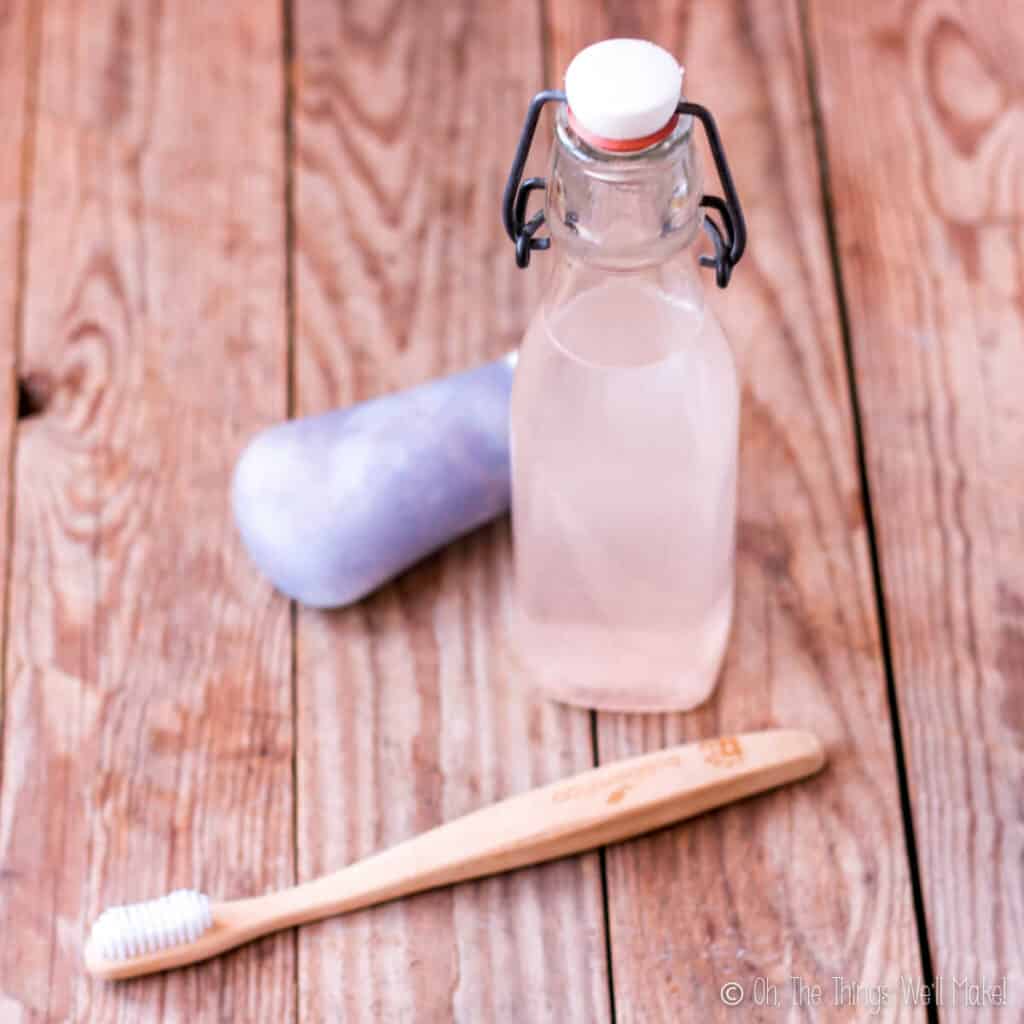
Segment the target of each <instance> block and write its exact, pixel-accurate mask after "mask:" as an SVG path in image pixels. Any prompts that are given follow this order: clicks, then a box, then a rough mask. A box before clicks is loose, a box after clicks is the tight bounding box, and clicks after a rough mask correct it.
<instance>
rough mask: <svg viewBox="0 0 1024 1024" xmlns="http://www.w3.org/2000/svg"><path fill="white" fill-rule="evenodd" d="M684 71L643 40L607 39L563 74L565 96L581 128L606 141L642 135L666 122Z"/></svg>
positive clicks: (576, 59)
mask: <svg viewBox="0 0 1024 1024" xmlns="http://www.w3.org/2000/svg"><path fill="white" fill-rule="evenodd" d="M682 85H683V69H682V68H681V67H680V66H679V63H678V62H677V61H676V59H675V57H673V56H672V54H670V53H669V52H668V51H667V50H663V49H662V48H661V47H660V46H655V44H654V43H649V42H647V41H646V40H644V39H606V40H604V42H601V43H594V45H593V46H588V47H587V48H586V49H585V50H581V51H580V52H579V53H578V54H576V56H575V57H574V58H573V59H572V63H570V65H569V67H568V70H567V71H566V72H565V95H566V99H567V100H568V103H569V109H570V110H571V111H572V115H573V117H574V118H575V119H576V123H577V124H578V125H579V126H580V128H581V129H582V130H583V131H584V132H586V133H587V134H589V135H593V136H597V137H599V138H604V139H614V140H622V139H640V138H644V137H645V136H648V135H653V134H654V133H655V132H657V131H660V130H661V129H662V128H664V127H665V125H666V124H668V122H669V120H670V119H671V117H672V114H673V113H674V112H675V109H676V105H677V104H678V103H679V95H680V92H681V90H682Z"/></svg>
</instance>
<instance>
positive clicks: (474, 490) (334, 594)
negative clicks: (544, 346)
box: [231, 354, 515, 608]
mask: <svg viewBox="0 0 1024 1024" xmlns="http://www.w3.org/2000/svg"><path fill="white" fill-rule="evenodd" d="M514 366H515V355H514V354H512V355H510V356H507V357H506V358H504V359H499V360H498V361H497V362H494V363H488V364H487V365H485V366H481V367H477V368H476V369H473V370H467V371H465V372H464V373H457V374H454V375H453V376H450V377H444V378H441V379H440V380H435V381H431V382H429V383H427V384H423V385H421V386H419V387H416V388H411V389H410V390H408V391H402V392H399V393H397V394H392V395H385V396H384V397H381V398H376V399H373V400H371V401H368V402H363V403H362V404H360V405H355V406H352V407H351V408H348V409H338V410H336V411H334V412H328V413H324V414H323V415H320V416H311V417H308V418H306V419H300V420H290V421H289V422H287V423H282V424H280V425H279V426H276V427H271V428H270V429H268V430H265V431H263V432H262V433H260V434H258V435H257V436H256V437H255V438H253V440H252V441H251V442H250V444H249V446H248V447H247V448H246V449H245V451H244V452H243V453H242V456H241V458H240V459H239V461H238V465H237V467H236V468H235V475H234V481H233V485H232V495H231V498H232V506H233V508H234V514H235V521H236V522H237V524H238V529H239V531H240V532H241V534H242V539H243V541H244V542H245V546H246V548H247V549H248V551H249V554H250V556H251V557H252V559H253V561H254V562H255V563H256V564H257V565H258V566H259V567H260V569H261V570H262V571H263V572H264V573H266V575H267V576H268V577H269V578H270V580H271V581H272V582H273V584H274V585H275V586H276V587H278V588H279V589H280V590H282V591H284V593H286V594H287V595H288V596H289V597H293V598H295V599H296V600H298V601H301V602H302V603H303V604H308V605H313V606H314V607H318V608H333V607H337V606H339V605H345V604H349V603H350V602H352V601H356V600H358V599H359V598H361V597H363V596H365V595H366V594H368V593H369V592H370V591H372V590H374V589H376V588H377V587H379V586H380V585H381V584H382V583H384V582H385V581H387V580H389V579H390V578H391V577H393V576H395V575H396V574H397V573H400V572H401V571H402V570H403V569H405V568H407V567H408V566H410V565H412V564H413V563H414V562H417V561H419V559H421V558H423V557H424V556H425V555H427V554H429V553H430V552H431V551H435V550H436V549H437V548H439V547H441V546H442V545H444V544H447V543H448V542H449V541H451V540H453V539H454V538H456V537H458V536H460V535H461V534H463V533H466V532H467V531H469V530H472V529H474V528H475V527H477V526H480V525H482V524H483V523H486V522H487V521H488V520H490V519H493V518H495V517H496V516H498V515H500V514H501V513H503V512H504V511H505V510H506V509H507V508H508V503H509V438H508V422H509V396H510V393H511V387H512V374H513V369H514Z"/></svg>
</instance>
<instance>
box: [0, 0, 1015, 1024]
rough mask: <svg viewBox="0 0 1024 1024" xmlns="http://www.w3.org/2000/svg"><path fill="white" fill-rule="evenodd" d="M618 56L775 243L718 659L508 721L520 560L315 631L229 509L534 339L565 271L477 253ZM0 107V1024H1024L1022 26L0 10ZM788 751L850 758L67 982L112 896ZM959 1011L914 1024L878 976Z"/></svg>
mask: <svg viewBox="0 0 1024 1024" xmlns="http://www.w3.org/2000/svg"><path fill="white" fill-rule="evenodd" d="M607 35H634V36H645V37H649V38H653V39H655V40H657V41H659V42H661V43H662V44H663V45H665V46H666V47H668V48H669V49H671V50H673V51H674V52H675V53H677V54H678V55H680V57H681V58H682V59H683V61H684V63H685V65H686V67H687V79H686V82H687V94H688V96H689V97H690V98H692V99H695V100H697V101H699V102H702V103H704V104H706V105H708V106H709V107H711V109H712V110H713V111H714V112H715V114H716V115H717V117H718V120H719V125H720V127H721V129H722V132H723V135H724V138H725V142H726V146H727V149H728V152H729V155H730V158H731V160H732V164H733V167H734V169H735V172H736V177H737V179H738V185H739V188H740V192H741V195H742V197H743V199H744V202H745V206H746V211H747V214H748V221H749V229H750V247H749V249H748V254H747V256H746V257H745V259H744V261H743V263H742V264H741V266H740V267H739V269H738V271H737V273H736V275H735V277H734V283H733V284H732V285H731V286H730V288H729V290H728V292H727V293H723V294H716V295H714V296H713V299H712V301H714V302H715V304H716V308H717V309H718V310H719V311H720V314H721V317H722V319H723V322H724V324H725V327H726V330H727V332H728V333H729V335H730V337H731V340H732V342H733V344H734V346H735V351H736V355H737V359H738V361H739V364H740V369H741V372H742V376H743V379H744V394H743V403H744V404H743V442H742V469H741V472H742V482H741V502H740V533H739V598H738V607H737V617H736V627H735V633H734V636H733V639H732V643H731V646H730V650H729V655H728V660H727V664H726V668H725V671H724V674H723V676H722V679H721V682H720V685H719V687H718V689H717V691H716V695H715V697H714V699H713V700H712V701H711V702H710V703H709V704H707V705H706V706H704V707H702V708H700V709H699V710H697V711H695V712H692V713H689V714H686V715H670V716H650V717H645V716H625V715H614V714H596V715H594V714H590V713H588V712H587V711H585V710H576V709H570V708H566V707H562V706H557V705H554V704H550V703H545V702H538V701H536V700H535V699H534V698H532V697H531V696H530V695H529V693H528V691H527V689H526V686H525V682H524V680H523V679H522V678H521V677H520V676H519V675H518V674H517V669H516V667H515V660H514V658H513V657H512V652H511V651H510V643H509V641H508V634H507V620H508V614H509V607H510V591H509V533H508V527H507V524H506V523H499V524H496V525H494V526H493V527H490V528H488V529H485V530H482V531H480V532H478V533H476V534H475V535H473V536H471V537H469V538H467V539H465V540H464V541H461V542H459V543H457V544H455V545H454V546H453V547H452V548H451V549H450V550H448V551H446V552H445V553H443V554H442V555H440V556H438V557H435V558H433V559H430V560H429V561H428V562H426V563H425V564H423V565H422V566H421V567H419V568H417V569H416V570H414V571H413V572H411V573H409V574H407V575H406V576H404V577H403V578H402V579H400V580H399V581H397V582H396V583H394V584H393V585H391V586H389V587H387V588H386V589H384V590H383V591H381V592H380V593H379V594H377V595H376V596H374V597H373V598H371V599H370V600H368V601H366V602H364V603H362V604H360V605H358V606H356V607H353V608H351V609H349V610H346V611H343V612H337V613H330V614H325V613H320V612H314V611H309V610H305V609H301V608H294V607H291V606H290V605H289V603H288V602H287V601H286V600H285V599H283V598H282V597H280V596H277V595H276V594H275V593H273V591H272V589H271V588H270V586H269V585H268V584H267V583H266V582H265V581H264V580H262V579H261V578H260V577H259V576H258V575H257V573H256V571H255V570H254V568H253V567H252V566H251V565H250V564H249V562H248V561H247V559H246V557H245V554H244V552H243V550H242V548H241V546H240V543H239V540H238V537H237V536H236V533H235V530H234V528H233V525H232V522H231V518H230V514H229V510H228V505H227V489H228V483H229V475H230V472H231V468H232V465H233V463H234V460H235V458H236V457H237V455H238V453H239V451H240V450H241V448H242V446H243V445H244V443H245V441H246V440H247V438H249V437H250V436H251V435H252V434H253V433H254V432H255V431H256V430H257V429H259V428H261V427H263V426H265V425H267V424H270V423H273V422H275V421H277V420H281V419H283V418H285V417H286V416H289V415H303V414H307V413H312V412H316V411H319V410H324V409H328V408H331V407H334V406H337V405H340V404H344V403H349V402H352V401H354V400H357V399H361V398H365V397H368V396H370V395H375V394H379V393H382V392H385V391H388V390H391V389H394V388H397V387H400V386H406V385H411V384H413V383H417V382H420V381H423V380H426V379H428V378H430V377H432V376H435V375H438V374H441V373H443V372H446V371H451V370H455V369H458V368H462V367H465V366H468V365H471V364H473V363H475V362H480V361H483V360H486V359H490V358H495V357H497V356H498V355H499V354H501V353H502V352H504V351H506V350H507V349H509V348H510V347H512V346H514V345H515V344H516V343H517V341H518V339H519V338H520V336H521V333H522V331H523V328H524V325H525V323H526V319H527V317H528V315H529V312H530V310H531V308H532V307H533V305H534V304H535V303H536V302H537V300H538V298H539V295H540V293H541V288H542V286H543V278H544V276H545V268H544V264H545V260H546V257H545V256H544V255H543V254H542V255H540V256H538V258H537V259H536V260H535V261H534V265H533V267H532V268H531V269H530V271H529V272H527V273H523V272H521V271H519V270H517V269H516V268H515V266H514V262H513V254H512V247H511V245H510V244H509V243H508V241H507V240H506V239H505V238H504V236H503V234H502V231H501V228H500V223H499V216H498V214H499V210H498V204H499V197H500V194H501V189H502V185H503V183H504V177H505V174H506V172H507V168H508V164H509V162H510V158H511V154H512V149H513V145H514V143H515V140H516V138H517V136H518V132H519V128H520V125H521V123H522V116H523V113H524V110H525V106H526V103H527V101H528V99H529V97H530V96H531V95H532V94H533V92H534V91H536V90H537V89H538V88H540V87H542V86H544V85H553V84H557V83H558V81H559V79H560V75H561V71H562V69H564V67H565V65H566V63H567V62H568V60H569V59H570V57H571V56H572V54H573V53H574V52H575V51H576V50H578V49H579V48H580V47H581V46H582V45H584V44H586V43H588V42H591V41H593V40H595V39H598V38H601V37H604V36H607ZM0 111H2V118H3V120H2V125H3V131H2V132H0V323H2V329H0V353H2V360H3V372H2V374H0V450H2V452H3V455H2V461H3V465H4V467H5V471H4V472H3V473H2V474H0V568H2V573H3V580H4V581H5V583H4V585H3V586H2V588H0V594H2V599H3V602H4V606H3V608H2V616H0V621H2V634H0V635H2V652H3V660H2V667H3V683H2V687H3V688H2V713H3V719H2V722H3V731H2V769H0V770H2V776H0V1021H3V1022H4V1024H7V1022H9V1021H26V1022H29V1021H30V1022H37V1021H65V1020H75V1021H78V1020H89V1021H104V1022H105V1021H153V1020H158V1019H159V1020H168V1021H183V1022H193V1021H207V1020H211V1021H212V1020H220V1021H241V1022H248V1021H275V1022H277V1021H320V1020H330V1021H342V1020H343V1021H357V1022H358V1021H366V1022H368V1021H386V1022H392V1021H417V1022H418V1021H426V1022H435V1021H438V1022H440V1021H447V1020H454V1021H460V1022H473V1024H478V1022H483V1024H487V1022H506V1021H508V1022H535V1021H557V1022H559V1024H561V1022H586V1024H591V1022H599V1024H602V1022H612V1021H615V1022H618V1024H625V1022H660V1021H667V1022H673V1024H674V1022H683V1021H707V1020H719V1019H722V1020H734V1019H741V1017H742V1019H749V1020H765V1021H770V1020H771V1021H774V1020H821V1021H831V1020H864V1019H867V1009H866V1006H867V1004H868V1002H869V1001H870V999H871V992H872V991H875V992H877V991H881V989H880V988H879V987H880V986H886V987H887V988H886V989H885V991H887V992H888V993H889V999H888V1003H887V1005H885V1006H884V1007H882V1008H881V1013H880V1014H879V1015H878V1017H876V1018H873V1019H883V1020H900V1021H904V1020H906V1021H919V1020H926V1019H933V1020H934V1019H936V1016H938V1017H940V1018H941V1019H942V1020H945V1021H958V1020H964V1021H972V1022H973V1021H979V1020H989V1019H992V1020H995V1019H998V1020H1007V1019H1015V1020H1020V1019H1024V1011H1022V1010H1021V1009H1020V1007H1024V824H1022V819H1024V804H1022V801H1021V792H1022V775H1024V405H1022V398H1021V396H1022V394H1024V231H1022V227H1024V224H1022V219H1024V15H1022V13H1021V9H1020V7H1019V5H1018V4H1016V3H1013V2H1011V0H1005V2H997V0H978V2H975V3H968V2H967V0H959V2H958V0H906V2H900V3H893V2H890V0H858V2H856V3H847V2H842V0H805V2H803V3H800V2H798V0H785V2H783V0H778V2H777V0H747V2H740V0H691V2H685V0H659V2H658V3H653V2H652V3H649V4H648V3H643V4H638V3H633V2H630V0H617V2H616V0H607V2H605V3H594V2H592V0H548V2H542V0H537V2H528V0H521V2H519V3H512V2H511V0H508V2H504V3H503V2H498V0H478V2H473V0H419V2H416V3H408V4H399V3H383V2H377V0H338V2H333V0H294V2H293V3H291V4H287V3H285V4H282V3H280V2H276V0H275V2H270V3H263V2H258V0H256V2H252V0H250V2H242V0H224V2H218V3H202V2H200V0H186V2H181V3H178V2H174V3H162V4H161V3H159V2H152V3H144V2H142V0H139V2H131V0H120V2H118V0H90V2H88V3H86V2H85V0H39V2H33V0H8V2H6V3H4V4H3V5H2V6H0ZM707 284H708V287H709V289H710V288H711V280H710V278H708V281H707ZM772 725H784V726H797V727H805V728H808V729H812V730H814V731H816V732H817V733H818V734H819V735H820V736H821V737H822V738H823V740H824V741H825V742H826V744H827V746H828V748H829V752H830V764H829V767H828V769H827V770H826V771H825V772H824V773H823V774H822V775H821V776H819V777H818V778H816V779H815V780H813V781H811V782H809V783H806V784H801V785H798V786H794V787H791V788H788V789H786V790H784V791H780V792H778V793H776V794H773V795H770V796H767V797H763V798H759V799H757V800H754V801H750V802H748V803H746V804H744V805H742V806H736V807H733V808H729V809H726V810H723V811H721V812H719V813H715V814H711V815H707V816H705V817H704V818H702V819H699V820H696V821H694V822H692V823H690V824H686V825H682V826H680V827H677V828H672V829H668V830H666V831H663V832H661V833H658V834H656V835H653V836H651V837H648V838H644V839H640V840H637V841H634V842H630V843H626V844H624V845H622V846H619V847H616V848H612V849H608V850H607V851H604V852H602V853H600V854H593V855H590V856H585V857H580V858H576V859H573V860H570V861H565V862H560V863H555V864H551V865H548V866H545V867H541V868H537V869H533V870H527V871H522V872H519V873H516V874H514V875H510V876H506V877H500V878H495V879H491V880H487V881H482V882H479V883H475V884H467V885H462V886H459V887H457V888H455V889H450V890H445V891H438V892H435V893H431V894H427V895H424V896H421V897H417V898H413V899H409V900H406V901H403V902H400V903H397V904H393V905H389V906H386V907H381V908H378V909H376V910H372V911H367V912H363V913H357V914H354V915H352V916H351V917H349V918H347V919H344V920H333V921H328V922H324V923H322V924H318V925H314V926H309V927H306V928H303V929H301V931H299V932H298V933H294V932H291V933H284V934H280V935H277V936H274V937H271V938H268V939H266V940H264V941H261V942H258V943H255V944H253V945H251V946H250V947H248V948H245V949H243V950H241V951H238V952H236V953H234V954H231V955H228V956H225V957H222V958H221V959H219V960H216V961H213V962H210V963H208V964H205V965H202V966H199V967H195V968H191V969H188V970H183V971H179V972H177V973H174V974H171V975H167V976H163V977H158V978H152V979H146V980H141V981H137V982H131V983H127V984H123V985H109V984H101V983H95V982H92V981H90V980H88V979H87V978H86V977H85V976H84V975H83V972H82V970H81V967H80V957H81V946H82V941H83V936H84V935H85V933H86V932H87V929H88V926H89V924H90V922H91V921H92V919H93V918H94V917H95V915H96V914H97V913H98V912H99V911H100V910H102V909H103V908H104V907H106V906H108V905H111V904H114V903H120V902H125V901H133V900H136V899H141V898H146V897H150V896H155V895H159V894H162V893H164V892H166V891H168V890H170V889H172V888H176V887H179V886H196V887H199V888H202V889H203V890H204V891H206V892H209V893H211V894H213V895H215V896H217V897H224V898H227V897H235V896H242V895H249V894H256V893H260V892H262V891H265V890H267V889H269V888H274V887H279V886H285V885H288V884H290V883H292V882H293V881H295V880H296V879H308V878H310V877H313V876H315V875H316V874H318V873H320V872H323V871H326V870H330V869H333V868H335V867H338V866H340V865H342V864H344V863H346V862H348V861H350V860H353V859H355V858H358V857H360V856H362V855H365V854H368V853H370V852H371V851H374V850H376V849H378V848H380V847H382V846H384V845H386V844H390V843H392V842H394V841H397V840H399V839H402V838H405V837H407V836H410V835H412V834H414V833H416V832H418V831H420V830H423V829H426V828H428V827H430V826H432V825H434V824H437V823H439V822H441V821H443V820H447V819H450V818H452V817H454V816H456V815H459V814H461V813H463V812H466V811H468V810H471V809H473V808H476V807H479V806H481V805H483V804H486V803H489V802H491V801H494V800H496V799H499V798H501V797H503V796H506V795H509V794H512V793H515V792H518V791H521V790H524V789H526V788H529V787H530V786H533V785H536V784H540V783H543V782H546V781H550V780H553V779H556V778H559V777H561V776H564V775H566V774H568V773H571V772H573V771H576V770H579V769H583V768H585V767H588V766H590V765H592V764H593V763H594V762H595V761H600V762H604V761H607V760H609V759H612V758H617V757H621V756H624V755H628V754H633V753H637V752H640V751H644V750H650V749H656V748H658V747H660V746H662V745H665V744H669V743H673V742H681V741H683V740H688V739H693V738H698V737H705V736H708V735H714V734H718V733H723V732H731V731H740V730H747V729H755V728H761V727H768V726H772ZM836 976H839V977H842V978H843V979H845V980H846V981H848V982H850V983H851V984H852V985H858V986H862V989H861V992H860V996H859V1000H860V1004H859V1005H853V1006H851V1005H845V1006H843V1005H837V1003H836V1000H835V997H834V993H833V989H832V986H833V981H832V979H833V978H834V977H836ZM933 976H938V977H941V978H943V979H945V982H946V986H947V987H946V990H945V998H944V1005H943V1006H942V1007H941V1008H939V1010H938V1014H936V1011H935V1009H934V1008H932V1009H927V1008H926V1007H924V1006H923V1005H912V1002H913V1000H910V1001H908V1000H905V999H904V998H903V997H902V994H901V991H900V985H901V978H902V979H910V980H913V981H915V982H916V981H917V980H919V979H922V978H924V979H928V978H931V977H933ZM793 977H797V978H800V979H801V980H802V981H803V982H805V983H806V984H808V985H815V984H817V985H821V986H822V988H823V996H822V1002H821V1005H818V1006H815V1005H813V1003H808V1004H807V1005H803V1006H794V1005H792V1002H793V999H792V995H793V993H792V991H791V982H790V979H791V978H793ZM955 978H959V979H963V978H966V979H968V980H969V981H971V982H972V983H979V984H980V983H983V982H988V983H998V982H999V981H1000V980H1001V979H1003V978H1005V979H1006V984H1007V986H1008V994H1009V997H1010V1001H1011V1003H1013V1004H1014V1005H1015V1006H1016V1007H1018V1009H1015V1010H1014V1009H1011V1010H996V1009H994V1008H992V1007H980V1008H979V1007H967V1008H965V1007H963V1006H962V1005H961V1006H956V1005H953V1003H954V998H953V992H952V990H951V988H950V986H951V984H952V981H953V979H955ZM729 981H736V982H738V983H740V984H742V985H743V986H744V988H745V990H746V995H747V1005H746V1012H745V1013H742V1015H741V1011H736V1010H732V1009H731V1008H729V1007H727V1006H725V1005H724V1004H723V1002H722V1001H721V997H720V991H721V988H722V986H723V985H724V984H725V983H726V982H729ZM772 985H774V986H777V993H778V998H779V1001H780V1003H781V1005H780V1006H779V1007H771V1006H761V1007H758V1006H756V1005H755V1004H756V1002H757V999H758V992H760V994H761V998H762V1001H764V999H765V998H767V999H769V1001H770V998H771V988H770V986H772ZM759 986H760V987H759ZM854 998H855V999H856V998H857V997H856V996H855V997H854ZM840 1001H842V1000H840ZM849 1001H850V1000H846V1002H847V1004H849Z"/></svg>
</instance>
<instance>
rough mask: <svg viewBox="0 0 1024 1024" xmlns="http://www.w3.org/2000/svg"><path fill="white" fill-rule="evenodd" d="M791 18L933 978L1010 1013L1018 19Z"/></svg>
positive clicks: (1022, 499) (1015, 854)
mask: <svg viewBox="0 0 1024 1024" xmlns="http://www.w3.org/2000/svg"><path fill="white" fill-rule="evenodd" d="M810 13H811V17H810V36H811V39H812V43H813V53H814V56H815V61H816V64H817V67H818V80H819V84H820V94H821V105H822V113H823V120H824V126H825V134H826V140H827V149H828V154H829V162H830V165H831V168H832V182H833V184H832V190H833V196H834V205H835V215H836V226H837V235H838V250H839V255H840V258H841V265H842V272H843V278H844V282H845V288H846V294H847V298H848V305H849V321H850V330H851V341H852V346H853V354H854V362H855V365H856V373H857V383H858V388H859V393H860V396H861V404H862V407H863V412H864V437H865V448H866V458H867V465H868V471H869V480H870V486H871V491H872V495H873V507H874V514H875V523H876V528H877V532H878V538H879V547H880V555H881V564H882V575H883V578H884V582H885V594H886V607H887V611H888V618H889V629H890V634H891V644H892V654H893V665H894V672H895V679H896V687H897V692H898V695H899V704H900V713H901V719H902V725H903V733H904V738H905V745H906V751H907V764H908V772H909V781H910V787H911V794H912V798H913V813H914V822H915V829H916V834H917V841H918V848H919V851H920V861H921V874H922V882H923V889H924V896H925V909H926V915H927V923H928V932H929V937H930V941H931V946H932V951H933V958H934V961H935V970H936V973H937V974H939V975H943V976H945V977H946V978H947V979H949V978H951V977H952V976H953V975H956V976H958V977H969V978H971V979H973V980H975V981H980V980H981V979H982V978H987V979H989V980H990V981H993V980H996V979H998V978H1000V977H1001V976H1003V975H1006V976H1007V977H1008V983H1009V990H1010V995H1011V998H1012V1003H1013V1005H1014V1006H1015V1007H1016V1008H1017V1009H1018V1010H1019V1009H1020V1008H1022V1007H1024V957H1022V951H1024V810H1022V805H1021V801H1020V794H1021V786H1022V783H1024V557H1022V556H1024V541H1022V536H1024V532H1022V530H1024V513H1022V509H1024V456H1022V452H1024V412H1022V409H1021V401H1020V396H1021V393H1022V391H1024V247H1022V239H1024V187H1022V186H1024V63H1022V60H1021V56H1022V54H1024V17H1022V12H1021V9H1020V6H1019V5H1018V4H1011V3H998V2H997V3H985V4H967V3H954V2H949V3H946V2H939V0H934V2H913V3H906V4H899V5H892V4H888V3H882V2H873V0H872V2H867V3H861V4H857V5H855V6H852V7H851V6H847V5H844V4H840V3H822V4H814V5H812V7H811V11H810ZM860 112H868V116H862V114H861V113H860ZM990 1012H991V1011H990ZM988 1016H989V1013H988V1012H985V1011H981V1012H979V1011H977V1010H975V1009H964V1008H960V1009H957V1008H955V1007H947V1009H946V1010H945V1011H944V1013H943V1019H945V1020H959V1019H963V1020H971V1021H975V1020H983V1019H988ZM992 1019H999V1020H1003V1019H1008V1018H1007V1017H1004V1016H998V1011H996V1012H994V1013H993V1015H992Z"/></svg>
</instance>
